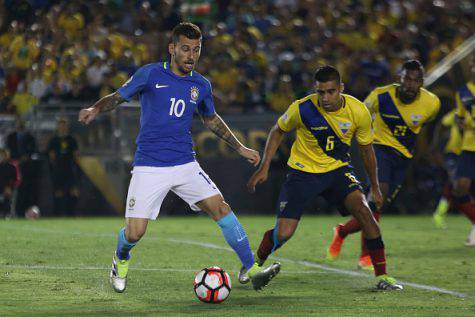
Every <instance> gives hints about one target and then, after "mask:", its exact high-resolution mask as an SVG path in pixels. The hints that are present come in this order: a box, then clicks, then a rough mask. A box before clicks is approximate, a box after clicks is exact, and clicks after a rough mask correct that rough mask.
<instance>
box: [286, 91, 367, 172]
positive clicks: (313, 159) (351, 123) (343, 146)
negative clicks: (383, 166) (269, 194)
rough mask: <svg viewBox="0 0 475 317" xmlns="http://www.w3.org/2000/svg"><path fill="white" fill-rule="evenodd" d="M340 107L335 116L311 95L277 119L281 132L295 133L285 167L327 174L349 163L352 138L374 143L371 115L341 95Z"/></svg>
mask: <svg viewBox="0 0 475 317" xmlns="http://www.w3.org/2000/svg"><path fill="white" fill-rule="evenodd" d="M342 98H343V106H342V107H341V108H340V109H338V110H337V111H334V112H327V111H325V110H324V109H323V108H322V107H321V106H320V105H318V97H317V95H316V94H311V95H309V96H307V97H305V98H303V99H299V100H297V101H295V102H294V103H292V104H291V105H290V106H289V108H288V109H287V111H286V112H285V113H284V114H283V115H282V116H281V117H280V118H279V120H278V121H277V124H278V125H279V127H280V129H282V130H283V131H285V132H290V131H292V130H294V129H296V138H295V141H294V144H293V145H292V150H291V153H290V157H289V160H288V162H287V164H288V165H289V166H290V167H291V168H294V169H297V170H301V171H304V172H309V173H326V172H329V171H332V170H334V169H337V168H339V167H342V166H345V165H348V164H349V162H350V154H349V150H350V145H351V139H352V138H353V135H356V140H357V141H358V143H359V144H361V145H368V144H371V143H372V142H373V131H372V129H371V115H370V113H369V111H368V109H366V107H365V105H364V104H363V103H362V102H361V101H359V100H358V99H356V98H355V97H352V96H350V95H346V94H342Z"/></svg>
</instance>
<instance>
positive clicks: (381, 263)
mask: <svg viewBox="0 0 475 317" xmlns="http://www.w3.org/2000/svg"><path fill="white" fill-rule="evenodd" d="M365 242H366V246H367V248H368V252H369V255H370V257H371V263H373V267H374V274H375V275H376V276H380V275H385V274H386V256H385V254H384V243H383V240H382V239H381V236H379V237H377V238H375V239H366V241H365Z"/></svg>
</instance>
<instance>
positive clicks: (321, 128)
mask: <svg viewBox="0 0 475 317" xmlns="http://www.w3.org/2000/svg"><path fill="white" fill-rule="evenodd" d="M310 129H312V130H314V131H321V130H326V129H328V127H325V126H324V127H311V128H310Z"/></svg>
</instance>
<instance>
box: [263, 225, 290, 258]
mask: <svg viewBox="0 0 475 317" xmlns="http://www.w3.org/2000/svg"><path fill="white" fill-rule="evenodd" d="M284 243H285V241H279V240H278V239H277V228H274V229H271V230H268V231H266V232H265V233H264V236H263V237H262V241H261V244H260V245H259V249H257V257H258V259H259V262H260V263H259V264H260V265H262V263H264V262H265V261H266V260H267V258H268V257H269V255H270V254H271V253H273V252H274V251H275V250H277V249H278V248H280V247H281V246H282V245H283V244H284Z"/></svg>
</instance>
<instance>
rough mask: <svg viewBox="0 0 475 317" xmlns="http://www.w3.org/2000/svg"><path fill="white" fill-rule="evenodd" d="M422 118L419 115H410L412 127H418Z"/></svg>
mask: <svg viewBox="0 0 475 317" xmlns="http://www.w3.org/2000/svg"><path fill="white" fill-rule="evenodd" d="M422 118H423V117H422V116H421V115H418V114H411V122H412V124H413V125H418V124H419V123H421V120H422Z"/></svg>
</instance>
